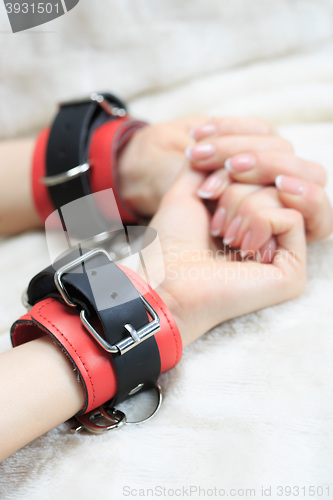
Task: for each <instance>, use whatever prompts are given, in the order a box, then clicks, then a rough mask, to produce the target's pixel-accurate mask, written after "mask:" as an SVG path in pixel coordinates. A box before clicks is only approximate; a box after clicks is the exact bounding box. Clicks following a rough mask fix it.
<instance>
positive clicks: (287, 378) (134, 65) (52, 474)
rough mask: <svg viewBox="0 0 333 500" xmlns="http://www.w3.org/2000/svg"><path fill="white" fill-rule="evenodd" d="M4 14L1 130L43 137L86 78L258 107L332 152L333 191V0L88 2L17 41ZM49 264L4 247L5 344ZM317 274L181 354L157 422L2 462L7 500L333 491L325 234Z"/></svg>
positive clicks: (122, 90) (332, 281) (151, 104)
mask: <svg viewBox="0 0 333 500" xmlns="http://www.w3.org/2000/svg"><path fill="white" fill-rule="evenodd" d="M0 14H1V16H2V17H1V25H0V31H1V32H0V41H1V55H0V75H1V81H0V92H1V93H0V103H1V118H0V120H1V123H0V134H1V136H2V137H14V136H16V135H22V134H27V133H33V132H35V131H36V130H38V129H39V128H40V127H41V126H43V125H45V124H46V123H48V121H49V120H50V118H51V115H52V114H53V111H54V103H55V102H56V101H57V100H59V99H64V98H68V97H71V96H73V95H77V94H83V95H84V94H86V93H87V92H88V91H91V90H94V89H110V90H112V91H114V92H115V93H118V94H120V95H122V96H123V97H124V98H125V99H127V100H128V101H129V103H130V108H131V111H132V113H133V114H134V115H135V116H139V117H142V118H145V119H148V120H152V121H157V120H162V119H168V118H172V117H176V116H180V115H183V114H186V113H192V112H198V111H199V112H208V113H211V114H222V115H247V114H254V115H256V116H261V117H263V118H266V119H269V120H271V121H273V122H274V123H275V124H277V125H278V126H279V130H280V132H281V133H282V134H283V135H284V136H285V137H287V138H289V139H290V140H292V141H293V143H294V144H295V148H296V152H297V153H298V154H299V155H301V156H303V157H306V158H309V159H315V160H317V161H319V162H322V163H323V164H324V166H325V167H326V168H327V170H328V174H329V185H328V190H329V193H330V196H331V199H332V200H333V181H332V179H333V1H332V0H312V1H311V0H299V1H296V0H279V1H275V0H256V1H255V2H250V1H248V0H233V1H231V0H209V1H207V2H206V1H205V2H203V1H201V2H200V1H199V0H193V1H191V2H180V1H178V0H168V1H164V2H163V1H162V0H159V1H158V0H131V1H129V0H112V1H109V2H105V1H102V0H96V1H94V2H89V1H88V0H81V1H80V3H79V5H78V6H77V7H75V9H73V10H72V11H71V12H70V13H69V14H67V15H65V16H64V17H61V18H59V19H58V20H56V21H53V22H52V23H49V24H48V25H45V26H43V27H40V28H39V29H37V28H36V29H35V30H33V32H30V33H29V32H27V33H21V34H15V35H13V34H10V32H9V24H8V20H7V19H6V16H5V13H4V11H3V8H1V9H0ZM0 162H1V159H0ZM0 165H1V167H0V168H3V166H2V164H1V163H0ZM47 264H48V256H47V251H46V248H45V241H44V236H43V234H41V233H29V234H25V235H22V236H18V237H16V238H11V239H6V240H2V241H1V242H0V277H1V287H0V350H1V351H4V350H5V349H7V348H9V347H10V344H9V337H8V330H9V328H10V325H11V323H12V322H13V321H14V320H15V319H16V318H17V317H18V316H19V315H21V314H22V313H23V312H24V309H23V306H22V305H21V304H20V297H21V293H22V290H23V289H24V288H25V286H26V284H27V282H28V280H29V278H30V277H31V276H32V275H33V274H34V273H35V272H37V271H39V270H40V269H41V267H42V266H43V265H47ZM308 277H309V280H308V286H307V289H306V291H305V293H304V294H303V295H302V297H300V298H299V299H297V300H293V301H290V302H288V303H284V304H281V305H278V306H275V307H270V308H267V309H265V310H262V311H258V312H255V313H253V314H249V315H247V316H244V317H241V318H238V319H235V320H233V321H229V322H227V323H225V324H223V325H220V326H219V327H217V328H215V329H214V331H212V332H210V333H208V334H206V335H205V336H204V337H203V338H202V339H200V340H199V341H197V342H196V343H195V344H193V345H191V346H189V347H188V348H186V349H185V352H184V356H183V359H182V361H181V363H180V364H179V365H178V366H177V367H176V368H175V369H173V370H172V371H171V372H169V373H167V374H164V375H163V376H162V377H161V384H162V386H163V390H164V396H165V397H164V404H163V406H162V409H161V410H160V412H159V414H158V415H157V416H156V417H155V418H154V419H153V420H152V421H151V422H149V423H147V424H143V425H142V426H138V427H133V426H132V427H126V428H124V429H122V430H119V431H117V432H113V433H109V434H108V435H105V436H101V437H99V436H89V435H72V434H70V433H68V427H67V425H66V424H63V425H61V426H60V427H58V428H56V429H54V430H52V431H50V432H49V433H47V434H46V435H44V436H42V437H40V438H39V439H37V440H36V441H34V442H33V443H31V444H30V445H28V446H26V447H25V448H24V449H22V450H20V451H19V452H17V453H15V454H14V455H13V456H12V457H10V458H8V459H7V460H5V461H4V462H3V463H2V464H1V465H0V498H1V500H9V499H10V500H13V499H15V500H16V499H21V498H22V499H24V500H44V499H45V498H48V499H49V500H58V499H60V498H61V499H66V500H69V499H72V498H81V499H82V500H90V499H92V498H99V499H101V500H104V499H111V498H114V499H121V498H123V497H126V496H130V497H133V496H145V497H153V498H154V497H159V496H160V497H163V496H164V497H169V496H176V495H178V496H179V494H180V496H183V497H186V496H189V497H191V498H202V497H203V496H205V495H206V496H219V495H220V496H222V495H223V490H225V492H224V493H225V496H227V495H229V496H234V497H236V498H239V497H247V496H252V497H254V496H255V497H256V498H264V495H263V494H262V488H264V489H266V496H267V495H268V493H269V490H268V488H271V495H270V496H271V497H272V498H287V494H288V490H287V489H286V490H284V491H281V490H279V489H278V487H279V486H283V487H287V486H292V487H293V486H298V487H299V488H300V496H301V497H302V496H303V498H309V490H307V489H305V490H302V488H303V487H304V488H308V487H309V486H314V487H315V488H317V487H326V486H328V485H330V486H331V491H330V495H333V485H332V477H333V454H332V450H333V417H332V414H333V403H332V388H333V363H332V356H333V332H332V323H333V312H332V297H333V239H332V238H329V239H328V240H326V241H322V242H316V243H313V244H311V245H310V246H309V257H308ZM221 307H223V304H221ZM0 408H1V405H0ZM0 411H1V410H0ZM0 445H1V444H0ZM330 483H331V484H330ZM191 487H192V489H190V488H191ZM182 488H184V491H182ZM195 488H197V489H196V490H195ZM199 488H201V491H200V490H199ZM214 488H216V490H214ZM230 488H234V489H235V490H232V491H231V490H230ZM247 488H248V489H251V490H252V491H251V492H250V491H248V492H246V491H245V490H246V489H247ZM295 491H296V490H294V492H295ZM214 493H216V495H214ZM254 493H255V495H254ZM280 493H281V494H280ZM327 497H328V495H327V490H324V492H323V495H321V490H320V489H316V490H315V495H314V496H312V498H327Z"/></svg>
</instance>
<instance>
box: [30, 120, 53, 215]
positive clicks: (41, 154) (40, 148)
mask: <svg viewBox="0 0 333 500" xmlns="http://www.w3.org/2000/svg"><path fill="white" fill-rule="evenodd" d="M49 135H50V129H49V128H47V129H44V130H43V131H42V132H41V133H40V134H39V136H38V137H37V141H36V145H35V150H34V155H33V160H32V176H31V181H32V194H33V199H34V202H35V207H36V210H37V213H38V215H39V216H40V218H41V221H42V222H45V220H46V219H47V217H48V216H49V215H50V214H51V213H52V212H54V207H53V205H52V203H51V200H50V198H49V195H48V191H47V187H46V186H44V184H42V183H41V182H40V179H42V178H43V177H44V176H45V158H46V148H47V141H48V139H49Z"/></svg>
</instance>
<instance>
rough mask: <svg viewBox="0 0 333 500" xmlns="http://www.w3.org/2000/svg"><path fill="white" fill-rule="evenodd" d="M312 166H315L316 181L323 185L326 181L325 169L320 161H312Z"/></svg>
mask: <svg viewBox="0 0 333 500" xmlns="http://www.w3.org/2000/svg"><path fill="white" fill-rule="evenodd" d="M314 166H315V168H316V177H317V182H318V183H319V184H320V185H321V186H325V185H326V182H327V172H326V170H325V169H324V167H323V166H322V165H320V163H314Z"/></svg>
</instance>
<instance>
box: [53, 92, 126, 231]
mask: <svg viewBox="0 0 333 500" xmlns="http://www.w3.org/2000/svg"><path fill="white" fill-rule="evenodd" d="M96 96H97V97H98V96H102V97H103V98H104V99H105V107H102V105H101V103H99V102H98V100H96V99H95V100H91V99H87V100H86V101H77V102H71V103H64V104H62V105H61V106H60V109H59V112H58V114H57V116H56V118H55V120H54V122H53V125H52V128H51V131H50V136H49V141H48V145H47V152H46V179H52V178H54V176H58V175H59V174H63V173H66V172H68V171H70V170H72V169H73V168H75V167H78V166H79V165H84V164H87V163H89V158H88V149H89V142H90V137H91V135H92V134H93V132H94V131H95V130H96V129H97V128H98V127H99V126H100V125H102V124H103V123H106V122H107V121H109V120H114V119H115V118H116V117H119V116H124V115H125V114H126V112H127V111H126V106H125V104H124V103H123V102H122V101H121V100H120V99H118V98H117V97H115V96H114V95H112V94H108V93H103V94H96V95H95V97H96ZM106 109H108V111H106ZM114 110H115V112H114V114H113V111H114ZM110 154H111V153H110ZM48 190H49V194H50V198H51V200H52V203H53V205H54V208H55V209H60V208H61V207H62V206H64V205H66V204H67V203H70V202H71V201H73V200H76V199H78V198H82V197H84V196H87V195H89V194H91V189H90V171H89V170H87V171H86V172H83V173H81V174H80V175H79V176H77V177H74V178H72V179H70V180H66V181H65V182H60V183H59V184H56V185H48ZM72 217H73V218H75V220H74V221H73V223H72V226H73V227H75V231H76V236H77V237H79V238H81V239H88V238H90V234H89V232H88V233H87V224H85V221H87V220H89V221H91V224H90V225H89V226H92V227H94V230H95V234H97V233H101V232H104V231H108V230H110V223H109V221H106V220H104V218H103V217H102V216H101V214H100V212H99V210H98V209H97V207H96V205H95V203H94V201H93V200H92V198H91V197H88V198H86V199H85V201H82V203H81V204H80V211H79V213H78V211H75V210H73V215H72Z"/></svg>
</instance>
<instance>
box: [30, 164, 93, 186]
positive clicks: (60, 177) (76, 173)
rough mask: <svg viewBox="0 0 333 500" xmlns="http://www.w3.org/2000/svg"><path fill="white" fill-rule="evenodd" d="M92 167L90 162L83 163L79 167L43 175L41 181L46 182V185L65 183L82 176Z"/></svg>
mask: <svg viewBox="0 0 333 500" xmlns="http://www.w3.org/2000/svg"><path fill="white" fill-rule="evenodd" d="M89 169H90V165H89V163H83V164H82V165H78V166H77V167H74V168H71V169H70V170H67V171H66V172H61V174H57V175H50V176H48V177H47V176H46V177H42V178H41V180H40V182H41V183H42V184H44V186H48V187H50V186H57V185H58V184H63V183H64V182H68V181H71V180H72V179H75V178H76V177H80V175H82V174H84V173H85V172H88V170H89Z"/></svg>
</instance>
